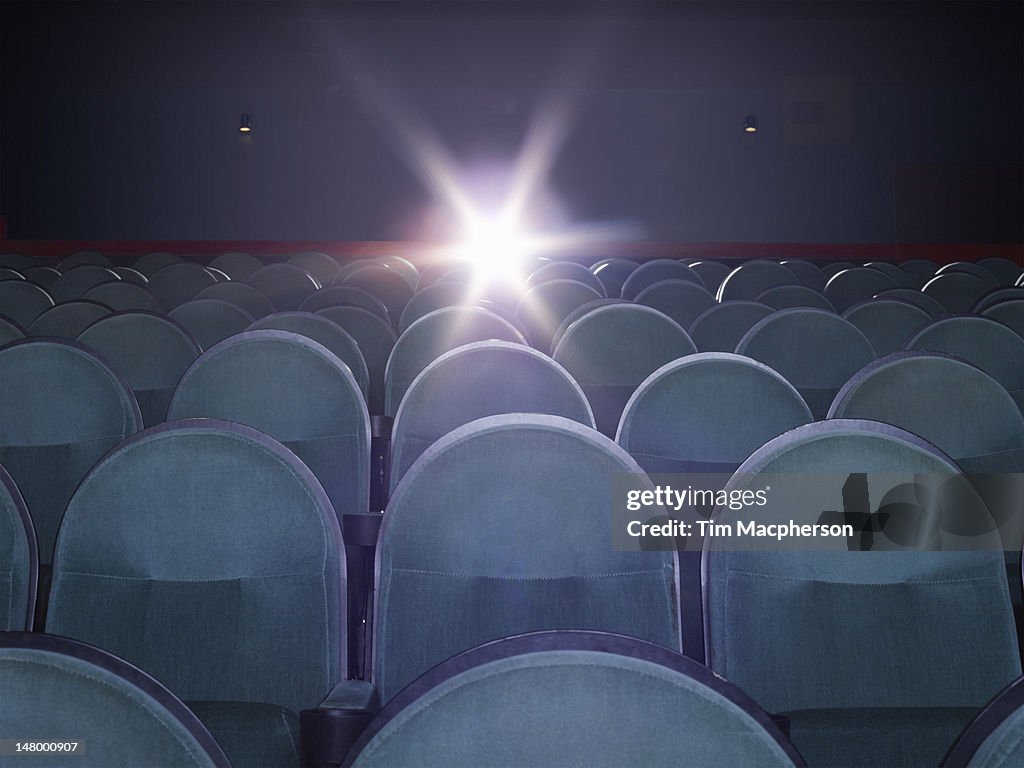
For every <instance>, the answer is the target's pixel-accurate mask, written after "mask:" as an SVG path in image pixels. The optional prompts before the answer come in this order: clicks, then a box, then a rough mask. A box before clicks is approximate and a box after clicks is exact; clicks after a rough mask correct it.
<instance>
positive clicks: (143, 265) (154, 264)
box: [132, 251, 184, 277]
mask: <svg viewBox="0 0 1024 768" xmlns="http://www.w3.org/2000/svg"><path fill="white" fill-rule="evenodd" d="M182 261H184V259H182V258H181V257H180V256H178V255H176V254H173V253H166V252H164V251H159V252H156V253H147V254H146V255H145V256H140V257H139V258H137V259H136V260H135V263H134V264H132V266H133V267H135V269H137V270H138V271H139V272H141V273H142V274H144V275H145V276H146V277H152V276H153V275H154V274H156V273H157V272H158V271H159V270H161V269H163V268H164V267H166V266H169V265H171V264H180V263H181V262H182Z"/></svg>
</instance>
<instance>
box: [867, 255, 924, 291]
mask: <svg viewBox="0 0 1024 768" xmlns="http://www.w3.org/2000/svg"><path fill="white" fill-rule="evenodd" d="M864 266H865V267H868V268H869V269H877V270H878V271H879V272H884V273H885V274H886V275H888V276H889V277H890V278H892V281H893V282H894V283H896V286H897V287H898V288H916V287H917V283H915V282H914V279H913V278H912V277H911V276H910V275H908V274H907V273H906V272H904V271H903V269H902V268H901V267H900V266H899V265H898V264H893V263H892V262H891V261H869V262H866V263H865V264H864Z"/></svg>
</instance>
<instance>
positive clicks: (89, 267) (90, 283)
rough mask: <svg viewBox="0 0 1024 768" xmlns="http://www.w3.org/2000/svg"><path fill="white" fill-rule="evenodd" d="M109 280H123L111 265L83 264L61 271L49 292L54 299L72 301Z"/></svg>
mask: <svg viewBox="0 0 1024 768" xmlns="http://www.w3.org/2000/svg"><path fill="white" fill-rule="evenodd" d="M109 282H118V283H119V282H121V278H120V276H119V275H118V274H117V273H116V272H115V271H114V270H112V269H110V268H109V267H101V266H97V265H95V264H82V265H80V266H77V267H74V268H72V269H68V270H65V271H62V272H61V275H60V277H58V278H57V279H56V280H55V281H54V283H53V286H52V287H51V288H50V289H49V293H50V295H51V296H53V299H54V301H56V302H58V303H60V302H63V301H72V300H74V299H80V298H82V296H83V295H84V294H85V292H86V291H88V290H89V289H90V288H94V287H96V286H97V285H102V284H103V283H109Z"/></svg>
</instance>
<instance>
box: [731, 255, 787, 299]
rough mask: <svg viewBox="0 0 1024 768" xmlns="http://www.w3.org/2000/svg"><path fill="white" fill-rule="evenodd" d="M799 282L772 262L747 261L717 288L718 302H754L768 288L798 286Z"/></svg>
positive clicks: (782, 267)
mask: <svg viewBox="0 0 1024 768" xmlns="http://www.w3.org/2000/svg"><path fill="white" fill-rule="evenodd" d="M799 284H800V280H799V279H798V278H797V276H796V275H794V274H793V273H792V272H790V271H789V270H788V269H786V268H785V267H784V266H782V265H781V264H776V263H775V262H773V261H761V260H758V261H748V262H746V263H744V264H740V265H739V266H738V267H736V268H735V269H734V270H733V271H732V272H730V273H729V274H728V275H727V276H726V278H725V279H724V280H723V281H722V284H721V285H719V286H718V293H717V298H718V300H719V301H754V300H756V299H757V297H758V296H760V295H761V294H762V293H764V292H765V291H767V290H768V289H769V288H775V287H777V286H780V285H799Z"/></svg>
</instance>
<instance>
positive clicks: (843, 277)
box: [824, 267, 903, 313]
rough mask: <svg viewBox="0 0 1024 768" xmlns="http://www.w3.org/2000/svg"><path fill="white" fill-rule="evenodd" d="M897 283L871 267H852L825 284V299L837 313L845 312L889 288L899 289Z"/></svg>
mask: <svg viewBox="0 0 1024 768" xmlns="http://www.w3.org/2000/svg"><path fill="white" fill-rule="evenodd" d="M900 287H903V286H900V284H899V283H897V282H896V281H895V280H893V279H892V278H891V277H889V275H887V274H885V272H881V271H879V270H877V269H872V268H871V267H853V268H852V269H844V270H843V271H842V272H839V273H838V274H835V275H833V276H832V277H831V278H829V281H828V282H827V283H826V284H825V291H824V294H825V298H826V299H828V300H829V301H830V302H831V303H832V306H833V307H835V308H836V311H837V312H840V313H842V312H845V311H846V310H848V309H849V308H850V307H852V306H853V305H854V304H859V303H860V302H862V301H864V300H865V299H870V298H871V297H872V296H874V295H875V294H878V293H881V292H882V291H884V290H887V289H889V288H900Z"/></svg>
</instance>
